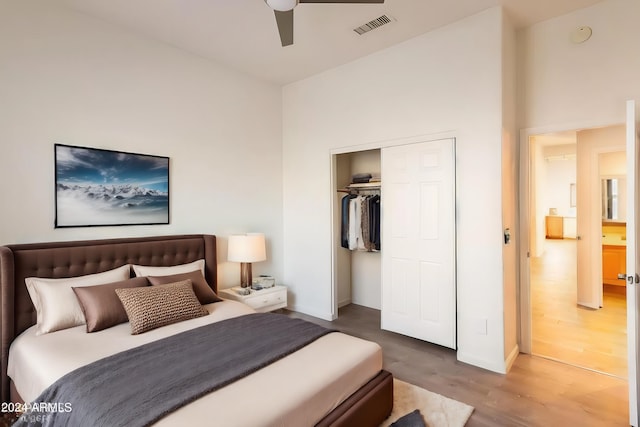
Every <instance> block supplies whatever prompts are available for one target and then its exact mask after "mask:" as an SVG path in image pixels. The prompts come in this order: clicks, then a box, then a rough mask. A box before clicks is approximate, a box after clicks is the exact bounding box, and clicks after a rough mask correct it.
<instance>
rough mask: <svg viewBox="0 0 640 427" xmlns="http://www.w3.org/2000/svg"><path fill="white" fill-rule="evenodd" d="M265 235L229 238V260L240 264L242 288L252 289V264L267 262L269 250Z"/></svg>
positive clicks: (253, 234) (232, 236) (240, 235)
mask: <svg viewBox="0 0 640 427" xmlns="http://www.w3.org/2000/svg"><path fill="white" fill-rule="evenodd" d="M265 246H266V245H265V240H264V234H261V233H248V234H234V235H231V236H229V245H228V249H229V250H228V252H227V259H228V260H229V261H234V262H239V263H240V286H242V287H243V288H246V287H249V288H250V287H251V282H252V280H253V278H252V277H251V263H252V262H258V261H265V260H266V259H267V250H266V247H265Z"/></svg>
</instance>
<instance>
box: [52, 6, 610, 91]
mask: <svg viewBox="0 0 640 427" xmlns="http://www.w3.org/2000/svg"><path fill="white" fill-rule="evenodd" d="M53 1H56V2H58V3H61V4H63V5H66V6H69V7H71V8H73V9H75V10H77V11H81V12H84V13H87V14H89V15H93V16H95V17H98V18H101V19H104V20H106V21H109V22H112V23H114V24H117V25H120V26H123V27H126V28H129V29H131V30H133V31H135V32H138V33H140V34H143V35H146V36H148V37H152V38H155V39H158V40H161V41H163V42H165V43H168V44H171V45H173V46H176V47H179V48H181V49H184V50H187V51H190V52H192V53H195V54H198V55H201V56H203V57H206V58H210V59H213V60H215V61H217V62H218V63H221V64H224V65H226V66H228V67H230V68H233V69H236V70H239V71H242V72H244V73H247V74H250V75H253V76H257V77H259V78H261V79H264V80H267V81H270V82H273V83H276V84H287V83H290V82H293V81H296V80H300V79H303V78H305V77H308V76H311V75H313V74H316V73H319V72H321V71H324V70H327V69H330V68H333V67H335V66H338V65H340V64H344V63H347V62H349V61H352V60H354V59H356V58H359V57H362V56H365V55H368V54H370V53H372V52H375V51H378V50H381V49H384V48H386V47H389V46H392V45H394V44H397V43H400V42H402V41H404V40H407V39H410V38H412V37H415V36H417V35H419V34H423V33H425V32H428V31H431V30H433V29H435V28H438V27H442V26H444V25H447V24H449V23H452V22H455V21H457V20H459V19H461V18H464V17H466V16H469V15H473V14H475V13H478V12H480V11H482V10H485V9H488V8H491V7H494V6H497V5H503V6H504V8H505V10H506V11H507V13H508V14H509V15H510V16H511V17H512V18H513V21H514V23H515V24H516V26H517V27H518V28H522V27H526V26H529V25H531V24H534V23H536V22H540V21H544V20H546V19H549V18H551V17H554V16H558V15H562V14H565V13H568V12H571V11H573V10H576V9H580V8H583V7H586V6H590V5H592V4H595V3H598V2H599V1H600V0H386V1H385V3H384V4H309V3H306V4H300V5H298V7H296V8H295V12H294V17H295V19H294V44H293V45H292V46H288V47H285V48H283V47H281V45H280V39H279V36H278V30H277V27H276V23H275V17H274V14H273V11H272V10H271V9H270V8H269V7H268V6H267V5H266V4H265V2H264V1H263V0H135V1H134V0H53ZM383 14H386V15H388V16H390V17H393V18H394V19H395V20H396V21H395V22H392V23H390V24H387V25H385V26H383V27H380V28H378V29H376V30H374V31H371V32H369V33H367V34H365V35H363V36H359V35H357V34H356V33H355V32H354V31H352V30H353V28H355V27H358V26H360V25H362V24H364V23H366V22H368V21H370V20H372V19H375V18H377V17H379V16H380V15H383ZM470 42H473V41H472V40H470Z"/></svg>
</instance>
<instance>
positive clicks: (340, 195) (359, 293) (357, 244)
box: [332, 149, 383, 318]
mask: <svg viewBox="0 0 640 427" xmlns="http://www.w3.org/2000/svg"><path fill="white" fill-rule="evenodd" d="M332 157H333V159H332V162H333V197H334V203H333V230H334V242H333V244H334V251H333V252H334V259H333V262H334V268H333V275H334V278H333V279H334V295H333V298H334V305H333V307H334V318H338V316H339V309H340V308H342V307H345V306H347V305H349V304H355V305H359V306H364V307H368V308H372V309H375V310H380V309H381V299H382V297H381V295H382V291H381V289H382V274H381V272H382V267H381V266H382V262H381V251H382V245H383V242H381V238H380V206H381V202H382V201H381V196H380V185H381V175H380V174H381V161H380V149H373V150H364V151H357V152H348V153H341V154H334V155H333V156H332Z"/></svg>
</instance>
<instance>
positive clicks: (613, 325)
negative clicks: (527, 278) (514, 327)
mask: <svg viewBox="0 0 640 427" xmlns="http://www.w3.org/2000/svg"><path fill="white" fill-rule="evenodd" d="M576 280H577V279H576V241H575V240H546V241H545V251H544V255H543V256H542V257H539V258H532V260H531V311H532V324H531V330H532V343H531V344H532V352H533V354H537V355H541V356H546V357H551V358H553V359H556V360H560V361H563V362H567V363H570V364H573V365H576V366H582V367H585V368H589V369H595V370H597V371H600V372H606V373H609V374H611V375H615V376H617V377H619V378H623V379H625V378H627V333H626V330H627V324H626V322H627V307H626V295H625V292H626V289H625V288H624V287H620V286H609V285H607V286H605V287H604V301H603V307H602V308H601V309H599V310H592V309H588V308H584V307H580V306H578V305H577V304H576Z"/></svg>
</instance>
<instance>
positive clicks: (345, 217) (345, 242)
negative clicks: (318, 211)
mask: <svg viewBox="0 0 640 427" xmlns="http://www.w3.org/2000/svg"><path fill="white" fill-rule="evenodd" d="M354 197H356V196H355V194H347V195H346V196H344V197H343V198H342V218H341V229H340V246H342V247H343V248H345V249H349V201H351V199H353V198H354Z"/></svg>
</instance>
